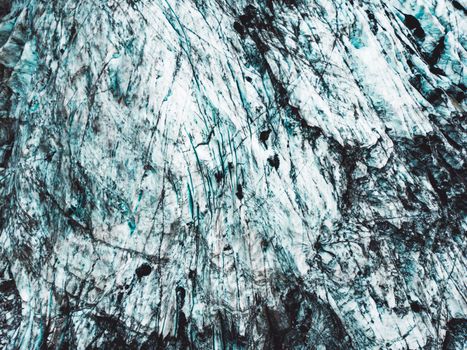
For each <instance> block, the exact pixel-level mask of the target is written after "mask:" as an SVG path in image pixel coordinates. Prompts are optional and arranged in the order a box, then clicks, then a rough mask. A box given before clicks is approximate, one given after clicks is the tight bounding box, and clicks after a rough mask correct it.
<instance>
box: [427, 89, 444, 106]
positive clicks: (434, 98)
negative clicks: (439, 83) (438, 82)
mask: <svg viewBox="0 0 467 350" xmlns="http://www.w3.org/2000/svg"><path fill="white" fill-rule="evenodd" d="M426 99H427V101H428V102H430V103H431V104H432V105H433V106H439V105H440V104H441V103H442V102H443V90H441V89H440V88H436V89H434V90H433V91H431V92H430V93H429V94H428V96H427V97H426Z"/></svg>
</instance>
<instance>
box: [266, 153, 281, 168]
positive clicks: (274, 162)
mask: <svg viewBox="0 0 467 350" xmlns="http://www.w3.org/2000/svg"><path fill="white" fill-rule="evenodd" d="M268 163H269V165H270V166H271V167H273V168H274V169H276V170H277V169H279V164H280V161H279V156H278V155H277V153H276V154H275V155H274V157H269V158H268Z"/></svg>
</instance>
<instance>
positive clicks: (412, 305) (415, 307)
mask: <svg viewBox="0 0 467 350" xmlns="http://www.w3.org/2000/svg"><path fill="white" fill-rule="evenodd" d="M410 309H412V311H413V312H422V311H423V306H422V305H420V304H419V303H417V302H416V301H413V302H411V303H410Z"/></svg>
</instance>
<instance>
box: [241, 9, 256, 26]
mask: <svg viewBox="0 0 467 350" xmlns="http://www.w3.org/2000/svg"><path fill="white" fill-rule="evenodd" d="M255 17H256V7H254V6H252V5H248V6H247V7H245V8H244V9H243V15H241V16H239V17H238V19H239V20H240V22H242V24H243V25H244V26H245V27H248V26H249V25H251V24H252V22H253V20H254V19H255Z"/></svg>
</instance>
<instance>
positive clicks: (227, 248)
mask: <svg viewBox="0 0 467 350" xmlns="http://www.w3.org/2000/svg"><path fill="white" fill-rule="evenodd" d="M227 250H232V247H231V246H230V244H227V245H226V246H225V247H224V251H227Z"/></svg>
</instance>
